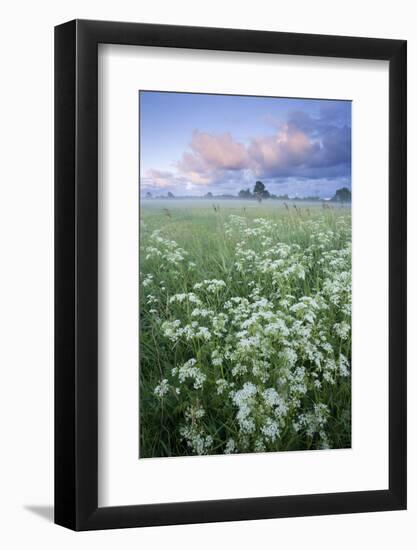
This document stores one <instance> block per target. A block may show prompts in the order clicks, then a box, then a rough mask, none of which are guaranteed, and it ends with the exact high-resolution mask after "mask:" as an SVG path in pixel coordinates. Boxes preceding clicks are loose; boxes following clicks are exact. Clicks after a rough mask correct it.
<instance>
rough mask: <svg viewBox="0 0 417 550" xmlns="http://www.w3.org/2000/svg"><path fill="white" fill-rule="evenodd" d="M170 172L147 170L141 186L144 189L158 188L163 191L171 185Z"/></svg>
mask: <svg viewBox="0 0 417 550" xmlns="http://www.w3.org/2000/svg"><path fill="white" fill-rule="evenodd" d="M173 177H174V176H173V174H172V172H164V171H162V170H154V169H151V170H147V171H146V174H145V178H143V179H142V184H143V185H144V186H145V187H159V188H161V189H164V188H166V187H170V186H171V185H172V180H173Z"/></svg>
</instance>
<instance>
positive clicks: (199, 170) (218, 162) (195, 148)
mask: <svg viewBox="0 0 417 550" xmlns="http://www.w3.org/2000/svg"><path fill="white" fill-rule="evenodd" d="M190 149H191V151H192V152H191V153H190V152H185V153H183V155H182V158H181V160H180V161H179V162H178V164H177V166H178V169H179V171H180V172H181V173H182V174H184V176H185V177H188V178H189V179H190V180H191V181H192V182H193V183H196V184H198V185H207V184H209V183H210V182H211V181H212V180H213V178H215V176H216V174H217V173H218V172H221V171H224V170H242V169H244V168H247V167H248V166H249V157H248V151H247V149H246V147H245V146H244V145H242V144H241V143H239V142H237V141H235V140H234V139H233V138H232V136H231V135H230V134H229V133H225V134H219V135H213V134H209V133H206V132H199V131H198V130H196V131H194V132H193V136H192V139H191V142H190Z"/></svg>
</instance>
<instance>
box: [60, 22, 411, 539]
mask: <svg viewBox="0 0 417 550" xmlns="http://www.w3.org/2000/svg"><path fill="white" fill-rule="evenodd" d="M99 43H112V44H127V45H146V46H160V47H175V48H193V49H205V50H229V51H242V52H259V53H261V52H262V53H271V54H274V53H275V54H291V55H310V56H323V57H343V58H356V59H374V60H387V61H388V62H389V251H390V252H389V285H390V286H389V322H390V323H389V324H390V326H389V489H387V490H381V491H359V492H352V493H335V494H313V495H297V496H289V497H285V496H276V497H265V498H246V499H238V500H236V499H234V500H219V501H201V502H183V503H176V504H158V505H137V506H120V507H106V508H99V507H98V498H97V493H98V479H97V461H98V450H97V432H98V419H97V401H98V396H97V383H98V364H97V305H98V299H97V268H98V266H97V239H98V230H97V196H98V195H97V183H98V165H97V160H98V155H97V127H98V111H97V98H98V81H97V47H98V44H99ZM406 48H407V43H406V41H403V40H386V39H373V38H353V37H341V36H322V35H311V34H309V35H307V34H292V33H279V32H265V31H247V30H236V29H216V28H203V27H200V28H198V27H178V26H165V25H148V24H141V23H116V22H105V21H83V20H74V21H70V22H68V23H64V24H62V25H59V26H57V27H56V28H55V522H56V523H57V524H59V525H63V526H65V527H68V528H70V529H74V530H77V531H80V530H91V529H108V528H122V527H140V526H152V525H170V524H180V523H202V522H214V521H236V520H248V519H261V518H280V517H289V516H309V515H323V514H340V513H353V512H371V511H386V510H403V509H405V508H406V489H407V484H406V454H407V453H406V451H407V449H406V428H407V426H406V162H407V158H406V149H407V144H406V139H407V128H406V116H407V107H406V100H407V98H406V94H407V91H406V86H407V80H406V69H407V67H406V66H407V57H406V56H407V54H406Z"/></svg>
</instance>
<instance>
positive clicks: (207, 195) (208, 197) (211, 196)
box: [204, 191, 213, 199]
mask: <svg viewBox="0 0 417 550" xmlns="http://www.w3.org/2000/svg"><path fill="white" fill-rule="evenodd" d="M204 197H205V198H206V199H212V198H213V193H212V192H211V191H209V192H208V193H206V194H205V195H204Z"/></svg>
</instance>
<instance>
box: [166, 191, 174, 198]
mask: <svg viewBox="0 0 417 550" xmlns="http://www.w3.org/2000/svg"><path fill="white" fill-rule="evenodd" d="M167 196H168V198H169V199H175V196H174V193H171V191H168V195H167Z"/></svg>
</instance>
